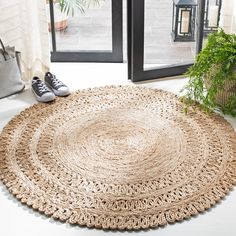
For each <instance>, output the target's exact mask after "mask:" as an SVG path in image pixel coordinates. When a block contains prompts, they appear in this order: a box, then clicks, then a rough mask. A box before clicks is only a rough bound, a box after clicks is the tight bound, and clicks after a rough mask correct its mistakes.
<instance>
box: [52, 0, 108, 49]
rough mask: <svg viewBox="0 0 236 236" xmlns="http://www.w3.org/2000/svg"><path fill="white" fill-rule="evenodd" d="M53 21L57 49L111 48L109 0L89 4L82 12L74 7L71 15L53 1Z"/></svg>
mask: <svg viewBox="0 0 236 236" xmlns="http://www.w3.org/2000/svg"><path fill="white" fill-rule="evenodd" d="M48 12H49V8H48ZM48 17H49V14H48ZM54 21H55V29H56V47H57V51H63V50H67V51H68V50H69V51H77V50H91V51H94V50H112V18H111V0H104V1H100V3H99V5H90V7H89V8H85V12H84V13H81V12H80V11H79V10H78V9H75V12H74V15H73V16H72V15H71V14H69V15H66V14H63V13H61V10H60V7H59V4H58V3H54ZM49 22H50V20H49ZM49 31H50V26H49Z"/></svg>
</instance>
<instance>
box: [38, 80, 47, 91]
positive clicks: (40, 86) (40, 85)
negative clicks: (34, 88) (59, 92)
mask: <svg viewBox="0 0 236 236" xmlns="http://www.w3.org/2000/svg"><path fill="white" fill-rule="evenodd" d="M38 89H39V92H40V93H44V92H50V90H49V89H48V87H47V86H46V85H45V84H44V83H42V82H41V81H40V82H38Z"/></svg>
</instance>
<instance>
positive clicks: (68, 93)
mask: <svg viewBox="0 0 236 236" xmlns="http://www.w3.org/2000/svg"><path fill="white" fill-rule="evenodd" d="M45 84H46V85H47V86H48V88H50V89H51V90H52V91H53V93H54V94H55V95H56V96H58V97H66V96H68V95H70V91H68V92H67V93H65V94H60V93H59V92H58V90H56V89H53V87H52V86H50V84H48V83H47V82H46V81H45Z"/></svg>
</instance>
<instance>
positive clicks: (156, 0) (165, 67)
mask: <svg viewBox="0 0 236 236" xmlns="http://www.w3.org/2000/svg"><path fill="white" fill-rule="evenodd" d="M127 3H128V6H127V12H128V14H127V18H128V37H127V39H128V76H129V79H131V80H132V81H134V82H135V81H142V80H149V79H157V78H163V77H168V76H174V75H179V74H183V73H184V72H186V70H187V68H188V67H189V66H191V65H192V64H193V61H194V58H195V56H196V55H197V53H198V52H199V51H200V50H201V47H202V39H203V25H204V11H205V0H128V2H127Z"/></svg>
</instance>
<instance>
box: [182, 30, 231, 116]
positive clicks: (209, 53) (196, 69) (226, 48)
mask: <svg viewBox="0 0 236 236" xmlns="http://www.w3.org/2000/svg"><path fill="white" fill-rule="evenodd" d="M187 75H188V76H189V81H188V83H187V85H186V86H185V87H184V88H183V90H182V91H185V93H186V95H185V96H184V98H185V99H184V101H185V102H186V103H188V104H189V103H193V101H195V102H199V103H200V104H201V105H202V107H203V108H204V109H205V110H207V111H211V110H213V109H215V108H217V107H218V108H220V110H221V111H222V112H223V113H225V114H231V115H233V116H236V35H234V34H226V33H225V32H224V31H223V30H222V29H219V30H218V31H217V32H214V33H212V34H209V35H208V38H207V43H206V45H205V47H204V48H203V49H202V51H201V52H200V53H199V54H198V56H197V58H196V62H195V63H194V65H193V66H191V67H190V68H189V70H188V72H187Z"/></svg>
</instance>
